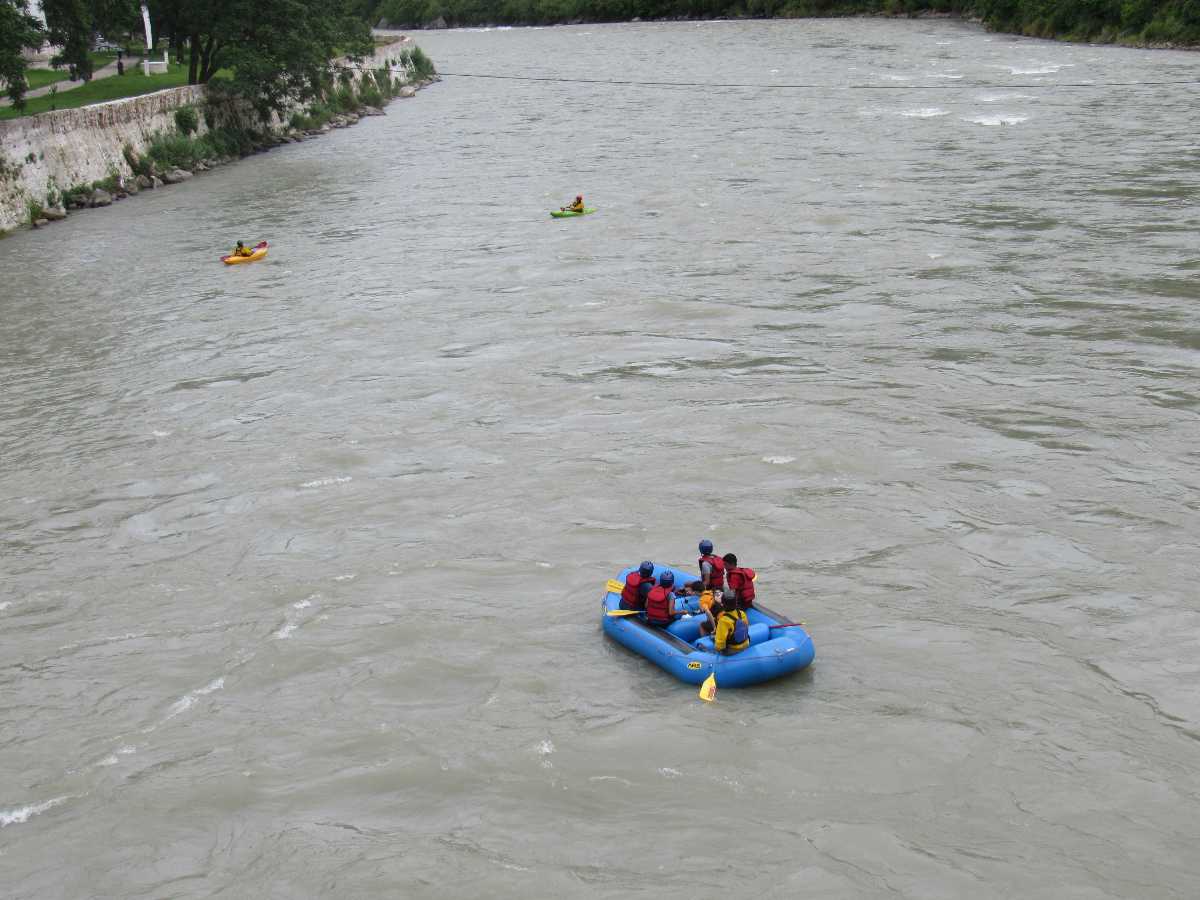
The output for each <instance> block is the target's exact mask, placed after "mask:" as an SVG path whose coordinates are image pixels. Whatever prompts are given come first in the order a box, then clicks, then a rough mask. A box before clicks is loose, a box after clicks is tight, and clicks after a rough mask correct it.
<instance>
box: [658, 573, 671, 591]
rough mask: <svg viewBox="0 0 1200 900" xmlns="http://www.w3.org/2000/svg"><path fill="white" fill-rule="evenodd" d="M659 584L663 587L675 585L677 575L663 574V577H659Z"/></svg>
mask: <svg viewBox="0 0 1200 900" xmlns="http://www.w3.org/2000/svg"><path fill="white" fill-rule="evenodd" d="M658 583H659V584H660V585H661V586H662V587H670V586H671V585H673V584H674V583H675V573H673V572H663V573H662V574H661V575H659V576H658Z"/></svg>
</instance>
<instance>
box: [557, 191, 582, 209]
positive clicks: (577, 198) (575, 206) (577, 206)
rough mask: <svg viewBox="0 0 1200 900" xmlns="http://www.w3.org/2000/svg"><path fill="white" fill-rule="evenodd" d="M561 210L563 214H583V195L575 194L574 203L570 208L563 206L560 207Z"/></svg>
mask: <svg viewBox="0 0 1200 900" xmlns="http://www.w3.org/2000/svg"><path fill="white" fill-rule="evenodd" d="M561 209H562V211H563V212H577V213H581V212H583V194H576V195H575V202H574V203H572V204H571V205H570V206H563V207H561Z"/></svg>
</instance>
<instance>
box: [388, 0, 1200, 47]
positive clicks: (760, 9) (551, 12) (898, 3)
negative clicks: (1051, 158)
mask: <svg viewBox="0 0 1200 900" xmlns="http://www.w3.org/2000/svg"><path fill="white" fill-rule="evenodd" d="M378 12H379V14H380V15H381V16H382V17H383V18H384V19H385V20H386V21H387V22H388V23H389V24H391V25H395V26H397V27H401V28H420V27H423V26H427V25H429V24H432V23H434V22H436V21H437V20H438V19H442V20H444V21H445V22H446V24H448V25H450V26H464V25H549V24H559V23H564V22H572V21H587V22H612V21H627V20H629V19H633V18H635V17H636V18H642V19H674V18H682V19H688V18H719V17H729V18H772V17H803V16H831V15H858V14H863V13H866V14H885V15H909V16H912V15H919V14H921V13H927V12H937V13H958V14H960V15H966V16H974V17H978V18H980V19H982V20H983V21H984V23H985V24H986V25H987V26H988V27H989V28H992V29H995V30H998V31H1011V32H1016V33H1019V34H1028V35H1036V36H1038V37H1060V38H1071V39H1078V40H1106V41H1114V40H1125V41H1135V42H1147V43H1164V42H1172V43H1176V44H1181V45H1196V44H1200V0H381V2H380V4H379V7H378Z"/></svg>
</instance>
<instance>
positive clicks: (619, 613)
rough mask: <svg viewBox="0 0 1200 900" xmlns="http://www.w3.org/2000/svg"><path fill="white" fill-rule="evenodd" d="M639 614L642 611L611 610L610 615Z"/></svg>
mask: <svg viewBox="0 0 1200 900" xmlns="http://www.w3.org/2000/svg"><path fill="white" fill-rule="evenodd" d="M639 612H640V610H636V609H610V610H609V611H608V614H609V615H610V616H636V615H637V614H638V613H639Z"/></svg>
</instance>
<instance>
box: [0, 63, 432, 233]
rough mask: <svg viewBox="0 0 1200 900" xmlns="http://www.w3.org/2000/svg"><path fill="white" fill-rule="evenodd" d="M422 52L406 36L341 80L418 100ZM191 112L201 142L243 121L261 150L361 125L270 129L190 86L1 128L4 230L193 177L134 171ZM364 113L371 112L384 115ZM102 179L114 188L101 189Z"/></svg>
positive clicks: (348, 116)
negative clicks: (411, 53) (379, 76)
mask: <svg viewBox="0 0 1200 900" xmlns="http://www.w3.org/2000/svg"><path fill="white" fill-rule="evenodd" d="M413 46H414V44H413V43H412V42H411V41H408V40H407V39H404V40H397V41H396V42H394V43H390V44H386V45H384V46H381V47H379V48H377V49H376V51H375V53H374V54H373V55H372V56H370V57H368V58H366V59H364V60H362V61H361V62H359V63H355V64H349V63H347V64H346V65H345V67H344V68H343V70H342V72H341V74H340V76H339V78H338V79H337V80H338V84H339V86H340V87H343V88H344V87H347V86H349V87H351V88H354V89H357V88H358V87H359V86H360V83H361V82H362V79H363V78H371V79H375V73H377V72H379V71H380V70H384V71H386V72H387V73H388V76H389V81H390V83H391V84H393V85H396V89H395V94H396V96H400V97H411V96H412V95H413V94H414V93H415V91H416V90H417V89H419V88H420V87H423V86H424V85H425V84H427V83H429V80H430V79H426V80H419V79H418V76H416V75H415V74H414V72H413V70H412V68H411V67H410V66H407V65H405V62H404V60H405V59H406V58H407V54H406V53H405V51H407V50H411V48H412V47H413ZM435 78H436V76H435ZM371 86H372V87H373V86H374V85H371ZM185 107H192V108H194V109H196V110H198V111H200V112H199V113H198V114H197V115H196V116H195V117H194V119H195V131H194V132H193V136H194V137H201V136H203V135H204V134H206V133H207V132H208V131H209V130H210V129H211V128H214V127H221V126H227V125H241V126H243V127H245V128H247V129H248V130H252V131H254V132H255V133H256V134H257V135H259V137H258V139H257V140H256V142H255V144H254V145H253V147H252V148H251V149H252V150H262V149H267V148H268V147H270V146H273V145H275V144H280V143H286V142H288V141H296V140H302V139H304V138H305V137H307V136H311V135H313V134H317V133H320V132H322V131H328V130H329V129H330V128H336V127H342V126H345V125H350V124H354V123H355V122H357V121H358V120H359V113H355V112H343V113H339V114H336V115H334V116H333V117H332V118H330V119H329V120H328V121H327V122H325V123H322V124H321V125H320V126H319V127H316V128H309V129H307V130H306V131H299V130H297V129H295V128H292V127H291V123H290V121H289V120H288V118H281V117H279V116H275V117H273V118H272V120H271V121H270V122H268V123H263V122H262V121H261V120H259V119H258V117H257V116H255V115H254V113H253V111H252V110H250V109H249V108H248V107H246V106H245V105H244V104H242V103H240V102H239V101H236V100H231V99H225V100H222V99H217V98H216V97H215V96H214V95H213V94H212V93H211V92H209V91H208V90H207V89H206V88H205V87H203V86H200V85H190V86H187V87H179V88H171V89H169V90H165V91H158V92H156V93H153V94H145V95H143V96H140V97H130V98H128V99H125V100H114V101H111V102H109V103H101V104H96V105H94V106H84V107H80V108H78V109H64V110H57V111H54V112H48V113H42V114H40V115H36V116H27V117H24V118H19V119H11V120H8V121H4V122H0V231H9V230H12V229H14V228H18V227H20V226H22V225H30V224H37V219H35V218H34V217H35V216H38V217H40V221H41V224H46V223H48V222H49V221H52V220H54V219H58V218H63V217H65V215H66V214H67V212H68V210H69V209H70V208H71V207H72V205H73V206H74V207H75V208H82V207H84V206H102V205H107V204H108V203H110V202H112V201H113V200H119V199H122V198H123V197H124V196H127V195H129V194H132V193H137V192H138V190H144V189H146V188H150V187H158V186H159V185H160V184H162V183H164V182H165V183H171V182H172V181H177V180H183V178H185V177H189V173H188V172H186V171H179V170H171V171H162V172H158V171H154V170H153V169H152V170H151V171H150V172H143V173H142V174H140V175H139V174H138V173H135V172H134V168H133V165H132V161H133V160H136V159H139V158H141V157H143V155H144V154H145V153H146V151H147V150H148V148H149V147H150V145H151V143H152V142H153V141H154V140H155V138H157V137H159V136H160V135H166V134H172V133H176V132H177V131H178V126H177V122H176V112H177V111H178V110H180V109H183V108H185ZM361 112H362V113H364V114H368V115H369V114H378V113H379V112H380V110H378V109H375V108H365V109H363V110H362V111H361ZM228 161H230V160H229V159H228V158H210V159H202V160H198V161H197V163H196V165H195V167H194V168H195V169H197V170H204V169H208V168H211V167H212V166H213V165H219V164H221V163H224V162H228ZM96 182H104V186H103V187H102V188H97V189H93V188H92V186H93V185H95V183H96ZM84 188H87V191H86V192H84V190H83V189H84Z"/></svg>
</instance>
